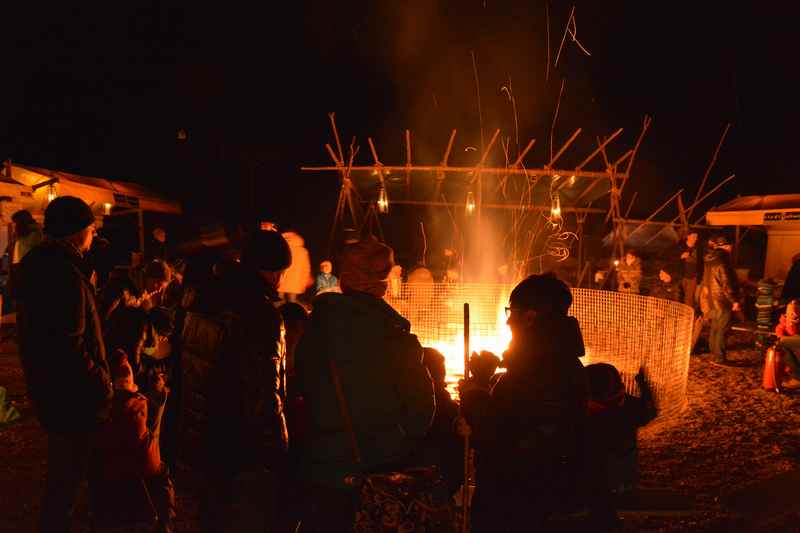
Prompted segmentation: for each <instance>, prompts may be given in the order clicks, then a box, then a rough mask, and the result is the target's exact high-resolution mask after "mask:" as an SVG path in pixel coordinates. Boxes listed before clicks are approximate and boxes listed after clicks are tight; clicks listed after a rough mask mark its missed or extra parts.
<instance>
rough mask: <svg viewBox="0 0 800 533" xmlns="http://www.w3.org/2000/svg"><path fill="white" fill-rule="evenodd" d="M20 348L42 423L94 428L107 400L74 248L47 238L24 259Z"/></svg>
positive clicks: (105, 374) (106, 379) (90, 303)
mask: <svg viewBox="0 0 800 533" xmlns="http://www.w3.org/2000/svg"><path fill="white" fill-rule="evenodd" d="M19 299H20V307H19V313H18V328H19V350H20V358H21V359H22V366H23V369H24V371H25V378H26V381H27V385H28V394H29V396H30V398H31V401H32V402H33V406H34V409H35V410H36V414H37V417H38V418H39V422H40V423H41V424H42V426H43V427H44V428H45V429H46V430H47V431H55V432H61V433H71V432H84V431H89V430H92V429H94V427H95V426H96V425H97V423H98V422H100V421H102V420H104V419H105V417H106V416H107V414H108V409H109V407H110V401H111V394H112V389H111V378H110V376H109V370H108V363H107V362H106V352H105V345H104V343H103V337H102V334H101V330H100V319H99V318H98V315H97V309H96V306H95V299H94V290H93V288H92V286H91V284H90V283H89V280H88V279H86V276H85V275H84V274H83V259H82V257H81V255H80V253H79V252H78V250H77V249H76V248H75V247H74V246H72V245H70V244H68V243H66V242H63V241H57V240H48V241H45V242H44V243H42V244H40V245H39V246H37V247H36V248H34V249H33V250H31V251H30V252H29V253H28V254H27V255H26V256H25V258H24V259H23V260H22V263H21V276H20V286H19Z"/></svg>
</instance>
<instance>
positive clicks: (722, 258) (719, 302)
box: [700, 235, 739, 364]
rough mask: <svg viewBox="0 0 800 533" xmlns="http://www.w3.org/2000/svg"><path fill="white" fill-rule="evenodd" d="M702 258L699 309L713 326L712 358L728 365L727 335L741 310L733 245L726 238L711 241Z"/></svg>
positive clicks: (714, 238) (710, 346) (705, 319)
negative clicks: (732, 252)
mask: <svg viewBox="0 0 800 533" xmlns="http://www.w3.org/2000/svg"><path fill="white" fill-rule="evenodd" d="M708 248H709V249H708V252H706V255H705V257H704V258H703V281H702V283H701V285H700V309H701V311H702V312H703V320H704V321H705V322H708V323H709V324H710V328H709V333H708V344H709V348H710V350H711V358H712V360H713V361H714V362H716V363H723V364H724V363H726V362H727V359H726V355H725V354H726V349H725V334H726V333H727V331H728V327H729V326H730V324H731V317H732V313H733V311H738V310H739V302H738V299H737V292H738V291H737V283H736V273H735V272H734V271H733V267H732V266H731V263H730V257H729V252H730V242H729V241H728V239H727V238H726V237H725V236H724V235H717V236H714V237H712V238H711V239H709V241H708Z"/></svg>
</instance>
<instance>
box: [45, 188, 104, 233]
mask: <svg viewBox="0 0 800 533" xmlns="http://www.w3.org/2000/svg"><path fill="white" fill-rule="evenodd" d="M90 224H94V214H93V213H92V210H91V208H89V206H88V205H86V202H84V201H83V200H81V199H80V198H76V197H75V196H59V197H58V198H56V199H55V200H53V201H52V202H50V204H49V205H48V206H47V209H45V212H44V232H45V233H46V234H47V235H48V236H50V237H52V238H54V239H61V238H64V237H67V236H69V235H72V234H74V233H78V232H79V231H81V230H83V229H84V228H86V227H88V226H89V225H90Z"/></svg>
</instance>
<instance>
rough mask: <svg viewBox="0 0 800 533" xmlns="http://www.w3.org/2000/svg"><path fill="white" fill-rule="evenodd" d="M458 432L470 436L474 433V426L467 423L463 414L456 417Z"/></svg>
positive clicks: (461, 435)
mask: <svg viewBox="0 0 800 533" xmlns="http://www.w3.org/2000/svg"><path fill="white" fill-rule="evenodd" d="M455 428H456V434H457V435H458V436H459V437H469V436H470V435H472V427H470V425H469V424H468V423H467V420H466V419H465V418H464V417H463V416H458V417H456V420H455Z"/></svg>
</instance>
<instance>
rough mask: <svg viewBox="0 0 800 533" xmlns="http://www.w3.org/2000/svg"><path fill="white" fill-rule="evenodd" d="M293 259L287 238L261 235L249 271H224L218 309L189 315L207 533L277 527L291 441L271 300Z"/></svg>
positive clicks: (235, 267) (190, 451) (193, 428)
mask: <svg viewBox="0 0 800 533" xmlns="http://www.w3.org/2000/svg"><path fill="white" fill-rule="evenodd" d="M290 261H291V257H290V255H289V246H288V244H287V243H286V241H285V240H284V239H283V237H281V235H280V234H279V233H277V232H274V231H263V230H260V231H258V232H256V233H255V234H253V235H252V236H251V237H250V238H249V239H248V240H247V241H246V242H245V244H244V248H243V250H242V254H241V264H229V265H227V266H224V267H223V266H222V265H218V268H216V270H218V271H219V272H221V279H219V280H217V283H219V284H220V285H221V286H222V288H223V291H222V292H223V293H224V297H223V301H222V302H221V304H220V305H219V307H218V308H217V309H216V310H206V311H207V312H204V313H201V312H194V311H193V310H192V309H190V310H189V312H188V313H187V316H186V318H185V323H184V328H183V340H182V360H181V368H182V374H183V376H182V377H183V379H182V384H181V386H182V394H183V401H182V407H183V411H184V413H183V416H184V418H183V423H182V445H183V455H184V460H186V461H187V462H188V463H189V464H191V465H192V466H195V467H197V468H198V469H199V470H200V472H201V473H202V474H203V475H204V477H205V483H204V485H205V487H204V490H205V494H204V495H203V505H202V508H203V512H204V514H205V516H204V517H203V520H202V523H203V527H204V530H205V531H209V532H211V531H214V532H216V531H263V530H264V527H265V524H267V523H269V522H272V523H273V524H274V523H275V522H276V521H277V520H278V519H277V518H276V517H275V516H274V513H275V512H276V509H275V507H276V506H275V504H274V494H275V491H276V489H277V488H278V486H279V483H280V477H281V475H282V474H281V469H282V467H283V466H284V464H285V461H286V460H285V452H286V450H287V444H288V434H287V431H286V421H285V418H284V414H283V400H284V398H283V393H282V391H283V384H282V378H281V376H282V372H281V367H282V365H283V363H284V354H285V341H284V327H283V321H282V319H281V316H280V313H279V312H278V310H277V309H276V308H275V306H274V303H273V302H274V301H276V300H275V298H276V297H277V294H276V289H277V286H278V283H279V281H280V277H281V274H282V273H283V271H284V270H285V269H286V268H287V267H288V266H289V264H290ZM270 530H271V529H270Z"/></svg>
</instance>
